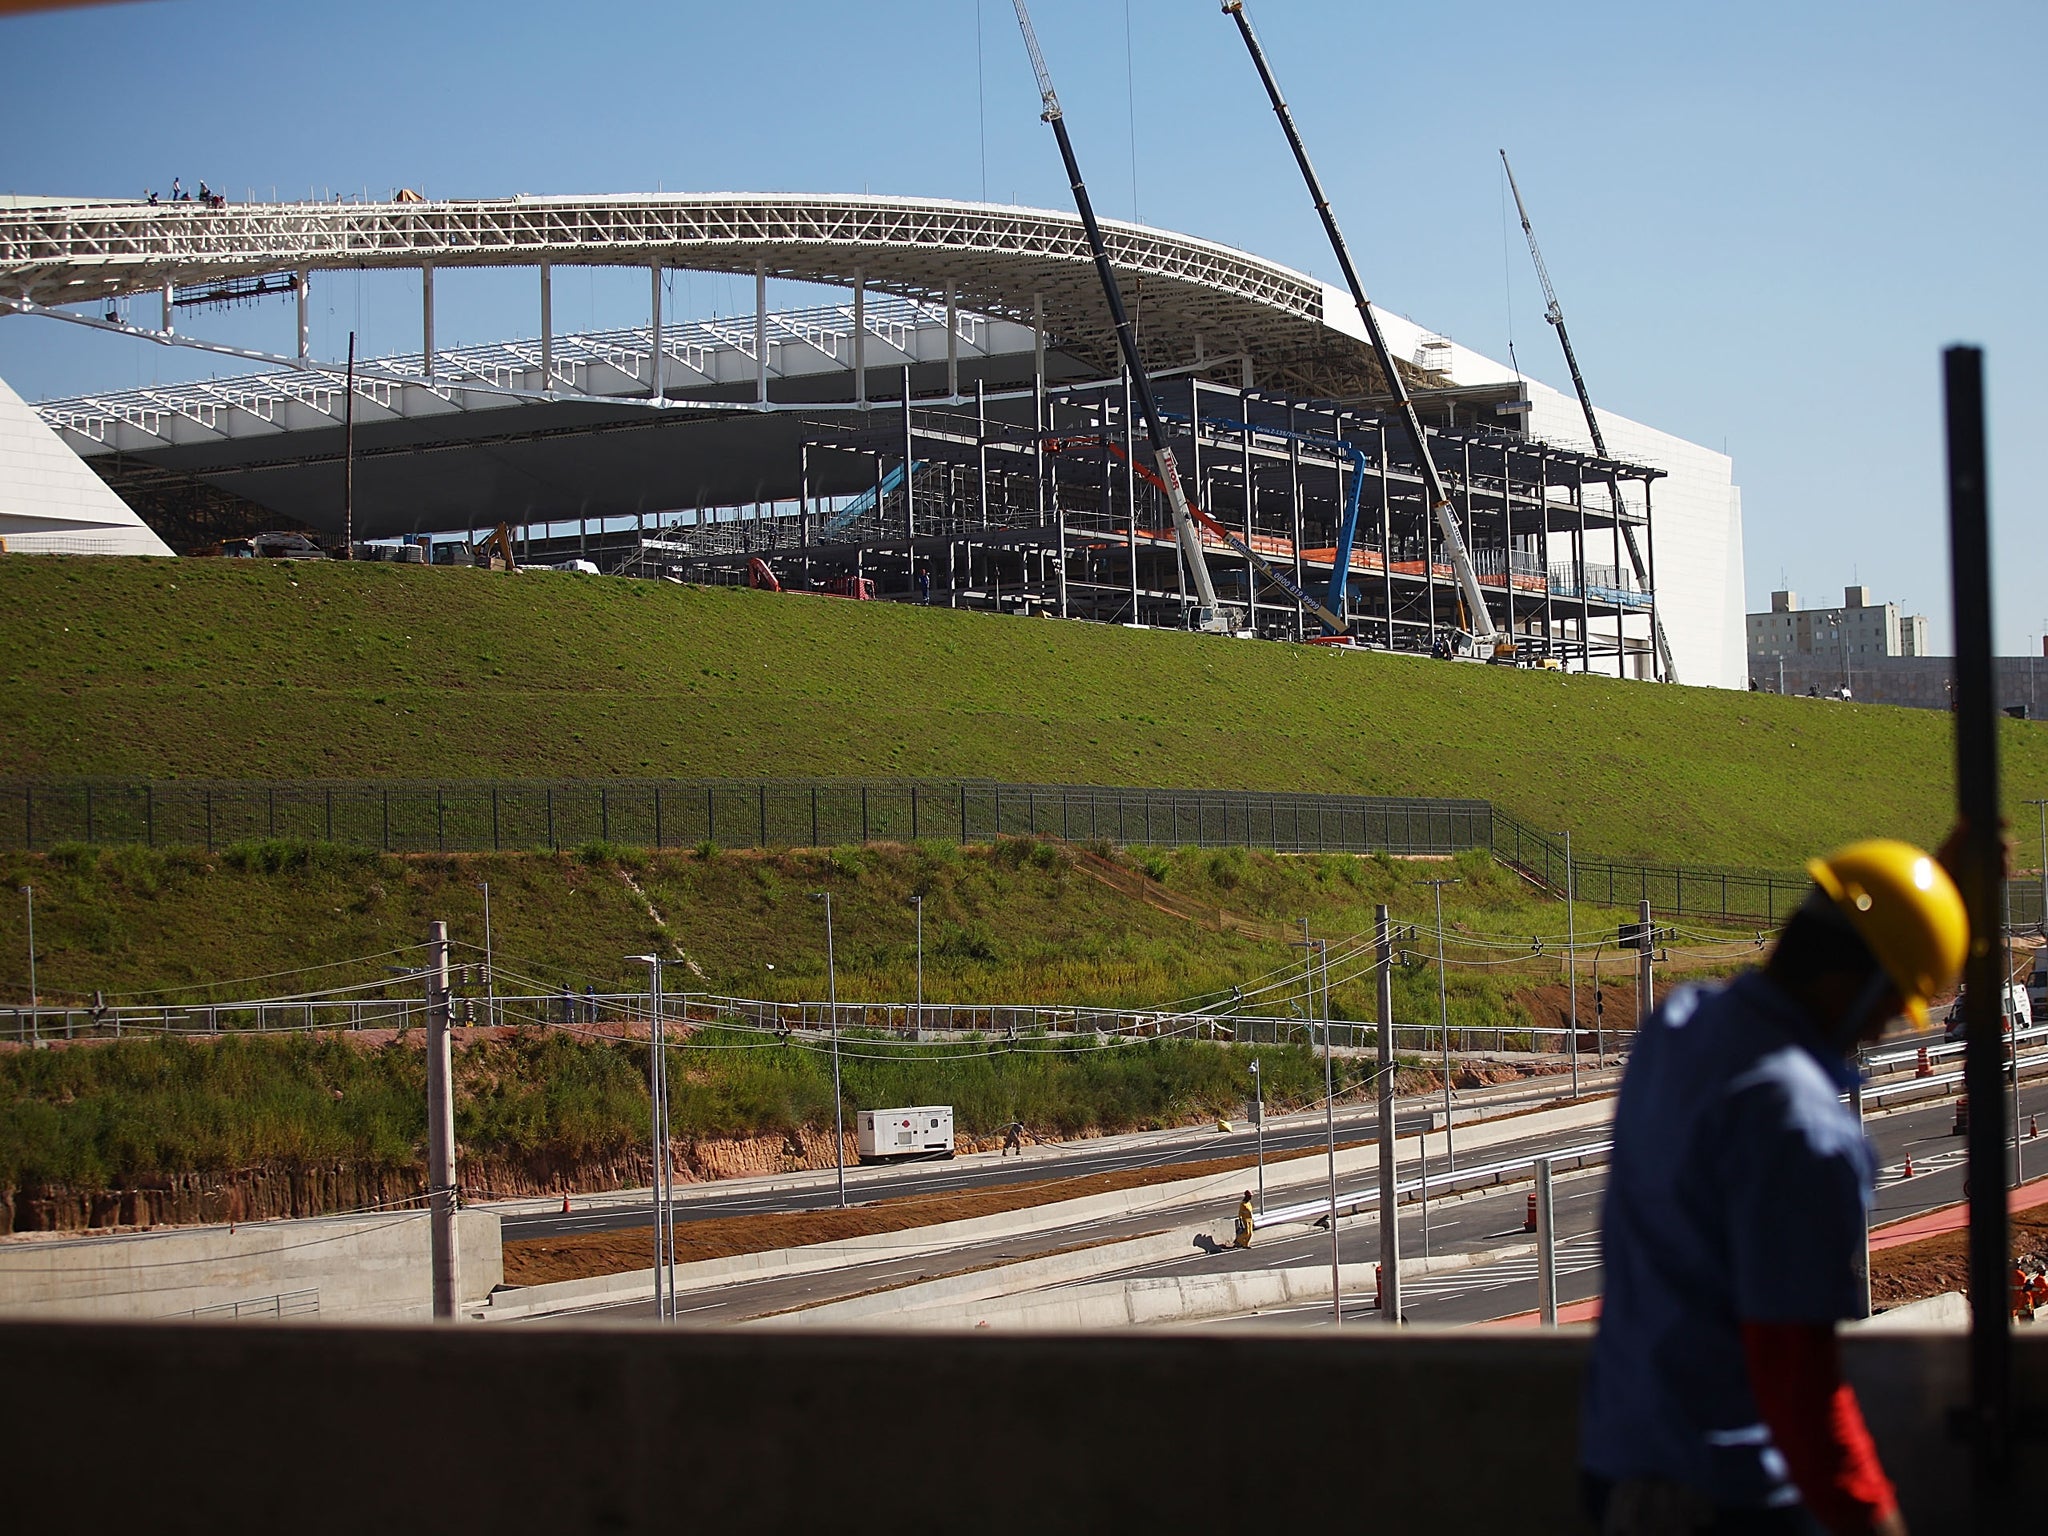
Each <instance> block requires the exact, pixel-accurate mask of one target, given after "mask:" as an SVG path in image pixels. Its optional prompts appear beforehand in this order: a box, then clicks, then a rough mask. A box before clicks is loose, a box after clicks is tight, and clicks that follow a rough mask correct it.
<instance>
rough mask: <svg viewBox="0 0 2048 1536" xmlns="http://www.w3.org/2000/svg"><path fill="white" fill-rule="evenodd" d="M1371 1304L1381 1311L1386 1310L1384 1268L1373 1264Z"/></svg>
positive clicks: (1385, 1277)
mask: <svg viewBox="0 0 2048 1536" xmlns="http://www.w3.org/2000/svg"><path fill="white" fill-rule="evenodd" d="M1372 1304H1373V1305H1374V1306H1375V1307H1377V1308H1378V1309H1379V1310H1381V1311H1385V1310H1386V1306H1387V1276H1386V1266H1385V1265H1383V1264H1375V1265H1373V1267H1372Z"/></svg>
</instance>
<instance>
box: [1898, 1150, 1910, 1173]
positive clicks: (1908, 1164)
mask: <svg viewBox="0 0 2048 1536" xmlns="http://www.w3.org/2000/svg"><path fill="white" fill-rule="evenodd" d="M1899 1177H1900V1178H1902V1179H1910V1178H1911V1177H1913V1154H1912V1153H1910V1152H1908V1153H1907V1154H1906V1166H1905V1168H1904V1169H1903V1170H1901V1171H1900V1173H1899Z"/></svg>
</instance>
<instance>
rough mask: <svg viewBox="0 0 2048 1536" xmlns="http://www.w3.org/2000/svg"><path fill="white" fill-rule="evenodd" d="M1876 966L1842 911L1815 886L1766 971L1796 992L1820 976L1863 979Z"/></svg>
mask: <svg viewBox="0 0 2048 1536" xmlns="http://www.w3.org/2000/svg"><path fill="white" fill-rule="evenodd" d="M1878 964H1879V962H1878V958H1877V956H1876V955H1875V954H1873V953H1871V949H1870V946H1869V945H1868V944H1866V943H1864V942H1863V936H1862V935H1861V934H1859V933H1858V932H1857V931H1856V929H1855V927H1854V926H1853V925H1852V924H1851V923H1850V921H1849V919H1848V918H1847V917H1846V916H1845V915H1843V912H1842V909H1841V908H1840V907H1837V906H1836V905H1835V904H1834V902H1833V901H1832V900H1830V899H1829V897H1828V895H1827V893H1826V892H1825V891H1823V890H1821V889H1820V887H1819V886H1815V887H1814V888H1813V889H1812V890H1811V891H1810V892H1808V893H1807V897H1806V900H1805V901H1803V902H1801V903H1800V905H1799V910H1798V911H1796V912H1794V913H1793V914H1792V916H1791V918H1790V920H1789V921H1787V922H1786V924H1785V926H1784V929H1783V930H1782V931H1781V932H1780V933H1779V934H1778V943H1777V946H1776V947H1775V948H1774V949H1773V950H1772V951H1771V957H1770V960H1769V961H1768V962H1767V963H1766V969H1767V970H1769V971H1770V973H1771V975H1772V976H1774V977H1776V978H1777V979H1778V980H1779V981H1780V982H1781V983H1783V984H1784V985H1785V986H1786V987H1787V988H1788V989H1789V990H1792V991H1795V992H1796V991H1799V990H1800V989H1801V988H1803V987H1804V986H1805V985H1806V984H1807V983H1809V982H1812V981H1814V980H1815V979H1817V978H1819V977H1822V976H1832V975H1848V976H1854V977H1856V978H1858V979H1862V978H1866V977H1868V976H1869V975H1870V973H1871V972H1873V971H1875V970H1877V969H1878Z"/></svg>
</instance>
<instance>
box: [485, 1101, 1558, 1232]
mask: <svg viewBox="0 0 2048 1536" xmlns="http://www.w3.org/2000/svg"><path fill="white" fill-rule="evenodd" d="M1525 1091H1527V1090H1526V1088H1525ZM1498 1102H1499V1098H1498V1097H1497V1096H1496V1097H1494V1098H1491V1099H1482V1098H1481V1097H1480V1095H1479V1094H1478V1093H1477V1092H1473V1093H1470V1094H1465V1095H1460V1096H1459V1100H1458V1102H1457V1104H1456V1105H1455V1106H1454V1109H1456V1110H1458V1111H1462V1110H1464V1109H1466V1108H1468V1107H1471V1106H1474V1105H1480V1104H1492V1103H1498ZM1394 1123H1395V1125H1396V1126H1397V1127H1399V1128H1400V1130H1401V1132H1402V1134H1404V1135H1406V1134H1408V1133H1410V1132H1412V1131H1415V1130H1419V1129H1421V1128H1423V1127H1425V1126H1432V1127H1433V1126H1435V1125H1436V1124H1437V1123H1438V1121H1437V1119H1436V1118H1435V1117H1433V1116H1432V1115H1431V1113H1430V1112H1429V1111H1428V1110H1426V1109H1423V1108H1422V1107H1420V1106H1419V1105H1417V1106H1413V1107H1411V1106H1407V1105H1404V1106H1402V1107H1401V1109H1400V1110H1399V1111H1398V1112H1397V1114H1396V1115H1395V1119H1394ZM1460 1123H1461V1124H1462V1123H1463V1120H1462V1116H1461V1118H1460ZM1378 1128H1379V1116H1378V1114H1377V1113H1376V1112H1374V1111H1371V1110H1365V1111H1358V1110H1349V1111H1340V1112H1339V1113H1338V1116H1337V1139H1338V1140H1339V1142H1345V1141H1357V1140H1359V1139H1361V1138H1363V1137H1369V1136H1371V1135H1373V1134H1375V1133H1376V1132H1377V1130H1378ZM1326 1135H1327V1132H1326V1131H1325V1129H1324V1125H1323V1120H1322V1117H1321V1116H1320V1115H1313V1116H1304V1115H1290V1116H1288V1117H1287V1118H1286V1119H1284V1120H1282V1119H1281V1118H1279V1117H1277V1116H1275V1117H1273V1118H1272V1119H1271V1120H1270V1121H1269V1122H1268V1124H1267V1128H1266V1136H1265V1148H1266V1155H1267V1157H1269V1158H1279V1157H1283V1156H1287V1155H1290V1154H1294V1153H1299V1152H1303V1151H1309V1150H1314V1149H1316V1148H1319V1147H1321V1146H1323V1144H1324V1141H1325V1137H1326ZM1256 1140H1257V1138H1256V1137H1255V1136H1254V1134H1253V1133H1252V1132H1251V1131H1250V1130H1249V1129H1247V1128H1245V1127H1242V1126H1240V1127H1238V1128H1237V1129H1235V1130H1233V1131H1232V1132H1231V1133H1230V1134H1229V1135H1227V1136H1224V1135H1218V1134H1217V1132H1216V1131H1215V1130H1214V1129H1204V1128H1199V1127H1197V1128H1191V1129H1177V1130H1173V1131H1164V1132H1158V1133H1154V1134H1150V1135H1142V1136H1117V1137H1105V1138H1103V1140H1101V1141H1100V1142H1092V1143H1083V1144H1078V1145H1077V1144H1073V1143H1069V1144H1066V1145H1063V1146H1060V1147H1058V1148H1057V1149H1045V1151H1046V1152H1055V1151H1056V1155H1041V1154H1039V1153H1038V1149H1033V1154H1034V1155H1026V1156H1023V1157H1012V1158H990V1157H989V1156H987V1155H986V1154H982V1155H980V1156H977V1157H973V1158H962V1159H959V1160H957V1161H953V1162H934V1163H906V1164H903V1165H900V1166H897V1167H876V1168H862V1169H859V1170H857V1171H856V1170H854V1169H849V1170H848V1174H849V1180H848V1186H847V1199H848V1200H849V1201H850V1202H853V1203H856V1204H858V1203H863V1202H866V1201H870V1200H889V1199H895V1198H898V1197H900V1196H903V1195H921V1194H934V1193H940V1192H945V1191H961V1190H970V1189H990V1188H995V1187H999V1186H1001V1185H1005V1184H1021V1183H1029V1182H1039V1181H1043V1180H1047V1179H1078V1178H1084V1177H1086V1176H1087V1175H1089V1174H1093V1173H1115V1172H1120V1171H1123V1170H1125V1169H1130V1168H1169V1167H1173V1166H1175V1165H1177V1164H1182V1163H1197V1162H1207V1161H1209V1160H1211V1159H1213V1158H1222V1157H1246V1156H1250V1155H1251V1154H1252V1151H1253V1148H1254V1146H1255V1145H1256ZM791 1182H792V1181H787V1180H784V1181H759V1180H748V1181H744V1182H740V1181H736V1187H734V1188H733V1189H732V1190H731V1191H730V1192H723V1193H722V1192H721V1191H720V1189H719V1187H718V1186H716V1185H695V1186H690V1187H688V1188H687V1189H686V1190H679V1191H678V1192H677V1193H678V1199H677V1207H676V1219H677V1220H678V1221H707V1220H714V1219H716V1218H719V1217H724V1216H747V1215H757V1214H760V1213H763V1212H783V1211H815V1210H823V1209H825V1208H827V1207H829V1206H833V1205H836V1204H838V1201H839V1194H838V1189H837V1186H836V1185H835V1183H834V1181H833V1178H832V1174H831V1172H830V1170H827V1171H826V1172H825V1173H824V1174H823V1175H822V1176H820V1175H815V1174H813V1175H808V1176H806V1178H805V1180H804V1181H803V1182H802V1183H801V1184H799V1185H798V1187H790V1185H791ZM500 1220H501V1222H502V1224H503V1228H504V1234H505V1239H506V1241H508V1242H510V1241H512V1240H514V1239H518V1238H530V1237H559V1236H562V1235H563V1234H565V1233H571V1232H606V1231H617V1230H625V1229H630V1228H634V1227H646V1226H651V1225H653V1222H654V1215H653V1211H652V1209H651V1201H650V1200H649V1199H648V1198H642V1199H640V1200H638V1201H635V1202H632V1203H630V1204H629V1203H626V1202H625V1201H623V1200H621V1201H616V1202H615V1201H611V1200H609V1199H607V1200H606V1201H604V1202H601V1203H593V1204H590V1205H588V1206H586V1207H585V1208H584V1209H583V1210H571V1211H570V1212H569V1214H568V1215H566V1216H565V1215H563V1214H561V1213H560V1212H559V1211H547V1210H539V1211H535V1210H528V1211H516V1212H508V1213H502V1214H501V1217H500ZM649 1241H652V1239H651V1238H650V1239H649Z"/></svg>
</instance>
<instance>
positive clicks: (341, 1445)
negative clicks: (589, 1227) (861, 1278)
mask: <svg viewBox="0 0 2048 1536" xmlns="http://www.w3.org/2000/svg"><path fill="white" fill-rule="evenodd" d="M1589 1337H1590V1335H1589V1334H1588V1333H1586V1332H1584V1331H1582V1330H1554V1331H1551V1332H1549V1333H1547V1334H1545V1333H1538V1332H1534V1331H1530V1332H1431V1331H1427V1330H1420V1329H1417V1330H1411V1331H1408V1332H1405V1333H1400V1334H1394V1333H1390V1332H1388V1331H1385V1330H1382V1329H1379V1328H1372V1327H1361V1328H1347V1329H1345V1330H1344V1331H1343V1332H1342V1333H1341V1334H1336V1335H1332V1334H1329V1333H1319V1334H1309V1333H1302V1334H1291V1335H1290V1334H1275V1333H1273V1332H1271V1331H1258V1332H1252V1331H1245V1330H1236V1331H1224V1330H1217V1331H1214V1332H1208V1333H1197V1332H1193V1331H1188V1332H1175V1333H1160V1332H1144V1333H1140V1332H1134V1331H1119V1332H1109V1331H1105V1332H1100V1333H1087V1334H1039V1335H1018V1334H990V1333H967V1334H901V1335H879V1334H870V1335H860V1336H847V1335H817V1334H805V1333H755V1332H747V1331H731V1330H728V1331H703V1332H698V1331H694V1330H690V1329H656V1328H651V1327H640V1328H616V1329H612V1328H606V1329H587V1330H582V1331H578V1330H573V1329H566V1328H544V1327H518V1328H466V1327H440V1328H374V1329H372V1328H296V1327H292V1326H290V1325H281V1326H276V1327H250V1326H247V1325H240V1326H225V1325H204V1324H65V1323H58V1324H47V1325H41V1326H34V1325H22V1324H18V1323H9V1322H0V1361H5V1362H6V1366H7V1390H6V1391H5V1392H4V1393H0V1444H4V1445H5V1446H6V1447H7V1449H8V1454H9V1457H10V1462H11V1465H12V1466H13V1467H15V1468H16V1469H18V1474H19V1475H17V1476H16V1477H14V1478H13V1479H12V1480H11V1481H10V1484H9V1489H8V1505H7V1513H8V1515H9V1517H10V1518H11V1519H12V1520H13V1521H14V1523H15V1524H16V1525H17V1526H18V1527H19V1528H20V1529H22V1530H25V1531H26V1530H39V1529H54V1528H59V1527H60V1526H63V1527H65V1528H68V1527H69V1526H71V1525H75V1523H76V1521H77V1516H78V1510H79V1508H80V1505H79V1499H80V1497H81V1488H80V1484H79V1478H78V1476H77V1475H75V1473H74V1474H73V1475H63V1472H64V1469H67V1468H73V1469H75V1468H78V1467H79V1466H81V1465H82V1464H81V1462H80V1460H79V1458H80V1456H81V1454H82V1451H81V1447H82V1446H83V1445H84V1444H85V1442H86V1440H87V1438H89V1437H90V1436H91V1435H92V1434H94V1433H95V1432H96V1431H95V1429H94V1426H99V1427H100V1429H99V1431H97V1432H98V1433H101V1434H102V1436H104V1434H107V1433H123V1432H124V1431H123V1430H122V1429H120V1428H119V1426H132V1427H134V1432H135V1434H136V1435H137V1436H138V1438H137V1440H136V1442H135V1448H134V1449H135V1454H136V1455H141V1456H142V1457H143V1460H144V1464H146V1468H147V1475H146V1478H145V1479H144V1480H143V1481H142V1482H141V1483H139V1484H135V1485H133V1486H121V1483H122V1480H121V1478H120V1477H119V1475H118V1474H116V1475H115V1476H114V1477H113V1480H112V1482H110V1484H109V1486H108V1487H107V1488H106V1490H105V1494H106V1496H107V1497H109V1498H116V1499H120V1500H122V1501H123V1503H124V1505H125V1506H127V1507H130V1508H132V1510H134V1511H136V1512H140V1513H142V1514H144V1515H145V1520H144V1523H145V1524H148V1525H152V1526H161V1525H166V1524H175V1525H177V1526H178V1527H179V1528H181V1529H192V1530H204V1531H207V1532H208V1533H209V1536H228V1533H233V1532H239V1531H244V1530H247V1531H261V1532H263V1533H264V1536H271V1533H273V1532H275V1530H276V1529H277V1528H278V1521H279V1518H280V1511H289V1524H290V1525H291V1527H292V1529H293V1530H294V1531H301V1532H306V1531H310V1532H323V1531H336V1532H347V1533H349V1536H363V1533H365V1532H373V1533H374V1532H382V1531H401V1530H402V1531H433V1532H435V1533H436V1536H455V1533H462V1532H469V1531H477V1532H486V1531H487V1532H491V1533H492V1536H503V1533H505V1532H508V1531H549V1532H571V1531H597V1530H604V1531H618V1532H637V1531H646V1532H655V1531H661V1532H673V1531H675V1530H677V1529H678V1528H679V1527H681V1526H683V1525H687V1526H689V1527H690V1528H692V1529H703V1530H730V1531H748V1532H752V1531H791V1530H801V1531H809V1532H835V1531H841V1530H847V1529H851V1528H854V1527H855V1526H856V1525H857V1524H859V1523H860V1522H861V1521H862V1519H863V1517H866V1518H871V1519H880V1520H886V1521H887V1523H889V1524H890V1525H892V1526H900V1527H904V1528H914V1529H919V1530H932V1531H970V1532H984V1531H986V1532H996V1531H1134V1532H1136V1531H1145V1532H1151V1531H1166V1532H1212V1531H1234V1530H1258V1531H1353V1530H1366V1531H1389V1532H1392V1531H1419V1532H1430V1533H1451V1532H1463V1531H1474V1532H1480V1531H1483V1532H1488V1533H1492V1532H1503V1531H1515V1532H1519V1531H1545V1532H1548V1531H1559V1532H1572V1531H1580V1530H1585V1529H1587V1527H1586V1526H1585V1525H1584V1523H1583V1522H1582V1521H1581V1520H1580V1518H1579V1515H1578V1510H1577V1505H1576V1489H1575V1483H1576V1476H1575V1472H1574V1465H1575V1460H1576V1443H1577V1433H1578V1431H1577V1418H1578V1413H1577V1407H1578V1397H1579V1386H1580V1379H1581V1375H1582V1371H1583V1368H1584V1363H1585V1356H1586V1347H1587V1343H1588V1339H1589ZM1965 1351H1966V1340H1964V1339H1963V1338H1961V1337H1958V1336H1954V1335H1950V1336H1946V1337H1941V1336H1927V1335H1901V1334H1891V1335H1862V1336H1859V1337H1855V1338H1853V1339H1851V1340H1849V1341H1848V1342H1847V1343H1846V1344H1845V1346H1844V1352H1845V1356H1846V1358H1847V1360H1848V1363H1849V1369H1850V1372H1851V1374H1852V1375H1853V1376H1854V1377H1855V1379H1856V1381H1857V1384H1858V1387H1859V1389H1860V1390H1861V1391H1862V1392H1863V1401H1864V1405H1865V1412H1866V1414H1867V1415H1868V1417H1869V1419H1870V1423H1871V1428H1872V1430H1873V1432H1874V1433H1875V1435H1876V1437H1877V1440H1878V1443H1879V1445H1880V1447H1881V1448H1882V1450H1883V1454H1884V1457H1885V1460H1886V1463H1887V1465H1888V1466H1889V1468H1890V1469H1891V1472H1892V1475H1893V1477H1894V1478H1895V1479H1896V1481H1897V1483H1898V1485H1899V1489H1900V1493H1901V1496H1902V1498H1903V1500H1904V1503H1905V1510H1906V1515H1907V1518H1908V1521H1909V1522H1910V1524H1911V1527H1912V1529H1913V1532H1914V1536H1941V1533H1943V1532H1949V1531H1960V1530H1963V1529H1965V1528H1966V1522H1967V1518H1968V1498H1967V1490H1968V1482H1967V1473H1966V1461H1965V1457H1964V1454H1963V1451H1962V1447H1961V1446H1960V1444H1959V1443H1958V1442H1957V1441H1956V1440H1954V1439H1953V1438H1952V1437H1951V1436H1950V1434H1949V1432H1948V1426H1947V1423H1946V1415H1947V1412H1948V1410H1949V1408H1950V1407H1951V1406H1953V1405H1954V1404H1956V1403H1958V1402H1959V1401H1961V1397H1962V1392H1963V1388H1964V1379H1965V1359H1966V1353H1965ZM2016 1355H2017V1368H2018V1369H2017V1392H2018V1402H2017V1404H2016V1406H2017V1407H2018V1409H2019V1418H2020V1420H2021V1422H2023V1423H2029V1422H2030V1423H2039V1422H2040V1421H2041V1419H2042V1417H2043V1415H2044V1414H2048V1331H2043V1332H2041V1333H2040V1334H2039V1335H2038V1336H2036V1335H2032V1334H2028V1333H2025V1332H2024V1331H2023V1334H2022V1337H2021V1338H2020V1339H2019V1340H2018V1341H2017V1346H2016ZM878 1393H879V1394H881V1395H882V1398H883V1399H884V1401H883V1403H882V1404H877V1403H876V1402H875V1398H876V1395H877V1394H878ZM109 1425H114V1426H117V1427H116V1428H114V1429H107V1428H106V1426H109ZM286 1447H289V1448H290V1449H288V1450H287V1449H286ZM433 1447H440V1448H441V1449H442V1450H443V1451H444V1452H452V1453H444V1454H434V1453H433V1450H432V1448H433ZM127 1459H128V1460H129V1461H133V1460H134V1457H133V1456H130V1457H128V1458H127ZM2020 1465H2021V1477H2022V1479H2023V1482H2024V1487H2023V1493H2022V1498H2023V1502H2022V1503H2021V1504H2020V1506H2019V1507H2020V1508H2021V1509H2022V1510H2024V1511H2027V1512H2028V1513H2027V1515H2026V1517H2025V1518H2019V1519H2015V1520H2013V1521H2011V1522H2009V1523H2005V1524H2001V1525H1999V1526H1997V1527H1996V1528H1998V1529H2001V1530H2011V1531H2019V1530H2026V1529H2028V1528H2029V1527H2028V1524H2027V1521H2028V1520H2029V1519H2033V1520H2034V1521H2035V1523H2036V1524H2038V1518H2037V1516H2038V1511H2039V1509H2040V1508H2041V1507H2042V1504H2041V1501H2042V1499H2043V1498H2044V1497H2048V1456H2043V1455H2041V1454H2040V1453H2039V1452H2038V1451H2033V1452H2029V1453H2028V1454H2027V1455H2026V1456H2024V1457H2023V1459H2022V1461H2021V1464H2020ZM130 1482H131V1483H132V1479H131V1480H130ZM173 1512H174V1513H173Z"/></svg>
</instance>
